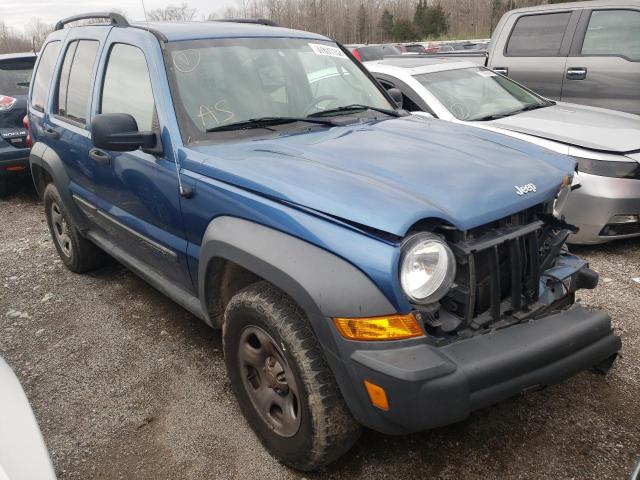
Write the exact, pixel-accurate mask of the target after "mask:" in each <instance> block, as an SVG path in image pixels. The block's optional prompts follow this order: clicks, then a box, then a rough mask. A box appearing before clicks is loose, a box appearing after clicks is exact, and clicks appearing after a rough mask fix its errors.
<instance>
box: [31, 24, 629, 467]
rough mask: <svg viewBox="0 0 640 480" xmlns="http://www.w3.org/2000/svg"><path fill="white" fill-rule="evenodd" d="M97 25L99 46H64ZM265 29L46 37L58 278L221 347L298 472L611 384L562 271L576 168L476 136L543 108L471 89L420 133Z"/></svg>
mask: <svg viewBox="0 0 640 480" xmlns="http://www.w3.org/2000/svg"><path fill="white" fill-rule="evenodd" d="M88 18H105V19H107V20H108V21H109V23H108V24H103V25H92V26H87V25H85V26H80V27H72V26H69V25H70V24H72V23H73V22H75V21H77V20H83V19H88ZM261 23H262V22H260V21H256V22H254V23H251V22H247V21H243V22H242V23H239V22H219V21H218V22H216V21H214V22H196V23H151V24H147V23H145V24H137V23H129V22H128V21H127V20H126V19H125V18H124V17H123V16H122V15H120V14H117V13H107V14H87V15H83V16H76V17H71V18H68V19H65V20H62V21H60V22H58V24H57V25H56V29H55V31H54V32H53V33H52V34H51V35H49V36H48V37H47V39H46V41H45V43H44V46H43V49H42V51H41V54H40V55H39V57H38V60H37V63H36V67H35V70H34V74H33V79H32V81H31V87H30V93H29V97H28V107H27V108H28V127H29V134H30V135H31V137H32V139H33V147H32V149H31V153H30V167H31V172H32V175H33V179H34V183H35V186H36V189H37V191H38V192H39V194H40V195H41V196H42V198H43V204H44V215H45V218H46V221H47V224H48V226H49V229H50V231H51V236H52V239H53V243H54V245H55V247H56V250H57V252H58V254H59V256H60V259H61V260H62V262H63V263H64V265H66V266H67V268H69V269H70V270H71V271H73V272H77V273H83V272H87V271H90V270H92V269H95V268H98V267H100V266H101V265H102V263H103V261H104V256H105V255H104V253H105V252H106V253H108V254H109V255H110V256H112V257H114V258H115V259H117V260H118V261H120V262H121V263H123V264H124V265H126V266H127V267H128V268H130V269H131V270H132V271H133V272H135V273H136V274H138V275H139V276H140V277H142V278H144V279H145V280H147V281H148V282H149V283H150V284H151V285H153V286H155V287H156V288H158V289H159V290H160V291H162V292H164V293H165V294H166V295H168V296H169V297H170V298H171V299H173V300H174V301H175V302H177V303H178V304H180V305H182V306H183V307H184V308H186V309H187V310H189V311H190V312H191V313H192V314H193V315H195V316H196V317H198V318H200V319H202V320H203V321H204V322H206V323H207V324H209V325H210V326H212V327H214V328H222V335H223V344H224V353H225V361H226V365H227V370H228V375H229V377H230V379H231V385H232V387H233V390H234V392H235V394H236V397H237V399H238V402H239V404H240V407H241V411H242V412H243V414H244V415H245V417H246V419H247V421H248V423H249V424H250V425H251V427H252V428H253V430H254V431H255V433H256V435H257V436H258V437H259V438H260V440H261V441H262V442H263V443H264V445H265V447H266V448H267V449H268V450H269V451H270V452H272V453H273V454H274V455H275V456H276V457H277V458H279V459H280V460H281V461H283V462H285V463H286V464H288V465H291V466H293V467H295V468H298V469H302V470H312V469H317V468H320V467H323V466H325V465H327V464H328V463H330V462H332V461H334V460H335V459H337V458H339V457H340V456H341V455H343V454H344V453H345V452H346V451H347V450H348V449H349V448H350V447H351V446H352V445H353V443H354V442H355V441H356V440H357V438H358V435H359V433H360V431H361V428H362V426H363V425H364V426H367V427H369V428H372V429H375V430H377V431H380V432H385V433H390V434H399V433H408V432H414V431H417V430H423V429H428V428H433V427H437V426H441V425H446V424H449V423H453V422H457V421H460V420H462V419H464V418H466V417H468V416H469V414H470V413H471V412H472V411H474V410H477V409H480V408H483V407H485V406H488V405H491V404H493V403H495V402H497V401H500V400H502V399H505V398H507V397H510V396H512V395H515V394H518V393H520V392H524V391H528V390H531V389H534V388H540V387H543V386H546V385H550V384H554V383H557V382H560V381H562V380H564V379H566V378H567V377H569V376H571V375H573V374H575V373H577V372H579V371H582V370H585V369H589V368H592V367H596V368H598V369H600V370H602V371H606V370H608V368H609V367H610V366H611V365H612V363H613V361H614V360H615V358H616V356H617V354H618V351H619V350H620V348H621V342H620V338H619V337H618V336H617V335H615V334H614V333H613V331H612V327H611V320H610V318H609V316H608V315H607V314H606V313H604V312H599V311H593V310H588V309H585V308H582V307H580V306H579V305H575V304H574V302H575V298H576V295H575V293H576V291H578V290H579V289H585V288H586V289H590V288H594V287H595V286H596V285H597V282H598V274H597V273H596V272H594V271H593V270H591V269H590V268H589V267H588V265H587V263H586V262H585V261H584V260H582V259H580V258H579V257H577V256H575V255H572V254H571V253H569V252H568V251H567V250H566V249H565V248H564V244H565V242H566V240H567V238H568V237H569V235H570V234H571V233H574V232H575V229H574V227H573V226H572V225H570V224H568V223H567V222H566V221H565V219H564V215H563V210H564V208H565V207H566V204H567V201H568V200H567V199H568V198H570V196H571V195H572V190H573V189H574V188H575V186H576V181H577V176H578V175H580V174H578V175H576V171H575V170H576V160H575V159H574V158H572V157H571V156H569V155H565V154H561V153H557V152H555V151H553V149H548V148H542V147H541V146H540V145H537V144H536V142H531V141H524V140H523V139H522V138H517V137H518V136H517V135H504V134H503V133H502V132H503V131H504V130H508V127H507V126H505V125H495V126H494V127H492V128H491V129H488V128H483V129H480V128H473V127H472V126H470V125H469V123H470V122H471V121H472V120H473V118H472V117H471V115H472V114H473V115H481V114H484V115H485V116H488V115H489V113H490V112H489V110H488V109H490V108H492V109H493V110H492V111H491V112H492V113H493V114H496V115H497V114H498V113H500V112H502V111H503V110H501V108H504V109H508V108H512V107H525V106H528V105H536V106H539V107H541V108H540V109H539V110H541V111H542V110H543V109H542V107H543V106H544V107H545V108H555V107H552V106H551V105H550V104H548V101H547V100H546V99H544V98H542V97H539V96H537V95H535V94H534V93H532V92H529V91H527V90H526V89H522V90H521V91H519V90H518V89H519V88H521V87H519V86H518V85H517V84H512V82H510V81H508V80H506V79H503V77H498V76H495V75H494V74H493V73H492V72H490V71H489V70H485V69H480V68H477V69H476V70H474V71H471V73H472V74H473V75H475V76H477V77H478V78H486V79H488V80H490V82H495V85H494V84H492V83H487V84H486V85H484V86H483V87H482V88H484V89H486V92H487V96H486V99H488V100H490V101H489V102H488V103H487V105H484V106H483V105H475V103H473V102H472V101H471V100H468V99H467V98H468V96H469V93H468V92H465V91H464V86H463V88H461V90H462V92H461V93H460V94H459V95H460V102H463V103H464V106H463V108H466V109H467V110H468V114H467V115H466V118H460V119H457V117H456V119H454V118H453V117H455V116H453V117H452V118H450V120H451V121H443V120H440V119H435V118H427V117H425V116H417V115H411V114H409V112H407V111H405V110H403V109H400V108H398V103H399V102H401V101H403V96H405V97H407V96H408V95H411V94H410V93H409V92H408V91H402V90H400V89H399V88H400V86H395V87H394V88H390V89H389V90H387V89H386V88H384V86H383V85H382V84H381V83H379V82H377V81H376V80H375V79H374V77H373V76H372V74H371V73H370V72H369V71H368V70H367V69H366V68H365V64H363V63H361V62H358V61H354V59H353V57H352V56H351V55H350V54H349V52H348V51H347V50H346V49H344V48H342V47H341V46H340V45H338V44H336V43H335V42H334V41H332V40H330V39H328V38H326V37H324V36H321V35H317V34H312V33H307V32H300V31H294V30H289V29H284V28H278V27H274V26H267V25H263V24H261ZM357 48H358V49H359V50H358V52H359V54H360V57H361V58H362V59H363V60H364V57H363V55H362V54H363V53H364V52H365V50H361V49H364V48H365V47H357ZM413 58H414V57H411V58H409V57H407V60H411V59H413ZM415 59H416V60H418V59H421V57H420V56H419V55H418V56H415ZM385 62H386V61H385ZM385 62H383V63H382V64H381V66H385V67H389V68H391V67H392V66H394V64H393V63H391V64H388V63H385ZM366 65H368V66H370V67H372V65H374V64H368V63H367V64H366ZM396 67H397V68H399V66H398V65H395V67H394V68H396ZM468 68H469V69H474V68H476V67H473V66H470V67H468ZM466 69H467V67H463V66H461V67H460V68H459V69H457V70H460V72H462V73H467V72H466ZM440 70H441V71H443V72H444V73H450V72H453V74H455V73H456V71H457V70H453V69H451V70H450V72H447V71H445V70H447V69H446V68H444V67H440ZM381 80H382V81H384V80H383V79H382V78H381ZM448 81H449V83H450V87H446V88H444V90H445V91H450V92H452V93H453V92H455V91H456V89H460V88H459V87H458V83H456V82H461V83H462V84H464V83H465V80H464V79H461V80H458V79H455V78H454V79H452V80H448ZM386 86H387V87H389V86H390V85H386ZM504 87H506V88H509V89H510V91H511V92H512V93H513V95H512V96H511V97H508V96H505V95H499V93H500V88H504ZM490 94H493V95H494V97H495V98H494V99H493V100H491V96H490ZM414 98H416V101H417V100H418V99H417V97H414ZM434 98H436V99H437V96H436V95H434ZM440 100H441V101H442V103H441V105H442V110H441V111H440V114H442V115H443V116H444V110H445V109H446V108H449V109H452V110H453V111H456V112H458V110H456V109H455V108H454V107H453V106H452V105H451V104H450V103H447V102H446V101H445V100H444V99H440ZM422 103H423V105H424V106H425V109H424V110H426V111H428V109H427V108H426V101H422ZM406 106H407V107H408V106H409V104H408V103H407V105H406ZM431 108H432V109H434V108H435V103H434V106H433V107H431ZM523 109H524V108H523ZM527 109H528V108H527ZM467 110H462V111H463V112H465V113H466V112H467ZM531 110H532V113H534V112H533V109H531ZM431 111H432V112H433V114H434V116H435V115H436V111H435V110H431ZM505 111H506V110H505ZM461 116H462V117H464V116H465V115H461ZM506 118H507V117H506V116H505V119H506ZM455 120H457V121H455ZM495 120H498V118H496V119H495ZM486 121H490V120H489V119H487V120H486ZM505 121H506V120H505ZM580 148H582V149H585V148H589V147H585V146H582V147H580ZM212 428H214V427H212Z"/></svg>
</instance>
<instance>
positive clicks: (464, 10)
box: [0, 0, 559, 53]
mask: <svg viewBox="0 0 640 480" xmlns="http://www.w3.org/2000/svg"><path fill="white" fill-rule="evenodd" d="M557 1H559V0H239V1H238V6H236V7H231V8H227V9H226V10H225V11H224V12H199V11H198V10H196V9H195V8H192V7H191V6H189V4H188V3H181V4H171V5H168V6H166V7H164V8H157V9H152V10H149V11H147V18H148V19H149V20H152V21H193V20H215V19H216V18H267V19H270V20H273V21H275V22H276V23H278V24H279V25H282V26H284V27H290V28H297V29H300V30H308V31H312V32H316V33H320V34H323V35H327V36H329V37H332V38H335V39H336V40H338V41H341V42H343V43H381V42H393V41H395V42H409V41H424V40H431V39H434V40H435V39H449V38H488V37H489V36H490V35H491V32H492V31H493V29H494V27H495V25H496V23H497V22H498V20H499V19H500V17H501V16H502V15H503V14H504V13H505V12H507V11H508V10H511V9H514V8H520V7H526V6H532V5H538V4H541V3H555V2H557ZM119 13H123V12H119ZM124 13H125V15H126V12H124ZM52 29H53V26H52V25H49V24H46V23H43V22H42V21H41V20H40V19H38V18H35V19H33V20H32V21H31V22H29V24H28V25H25V26H24V27H23V29H22V31H19V30H17V29H11V28H9V26H7V25H6V23H5V22H4V21H3V20H1V19H0V53H8V52H19V51H29V50H35V51H38V50H39V49H40V46H41V45H42V42H43V41H44V39H45V38H46V35H47V34H48V33H49V32H50V31H51V30H52Z"/></svg>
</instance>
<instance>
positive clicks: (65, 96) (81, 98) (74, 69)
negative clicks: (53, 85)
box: [55, 40, 98, 126]
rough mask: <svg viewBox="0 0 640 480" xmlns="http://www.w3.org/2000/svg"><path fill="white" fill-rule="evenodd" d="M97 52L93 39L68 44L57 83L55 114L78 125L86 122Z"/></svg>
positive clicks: (95, 42)
mask: <svg viewBox="0 0 640 480" xmlns="http://www.w3.org/2000/svg"><path fill="white" fill-rule="evenodd" d="M97 52H98V42H97V41H95V40H76V41H74V42H72V43H71V44H69V48H67V53H66V54H65V57H64V63H63V64H62V71H61V73H60V81H59V83H58V107H57V109H56V111H55V113H56V114H57V116H59V117H63V118H66V119H67V120H71V121H72V122H74V123H77V124H78V125H82V126H84V125H85V124H86V121H87V119H86V114H87V104H88V102H89V92H90V89H91V74H92V72H93V64H94V63H95V60H96V54H97Z"/></svg>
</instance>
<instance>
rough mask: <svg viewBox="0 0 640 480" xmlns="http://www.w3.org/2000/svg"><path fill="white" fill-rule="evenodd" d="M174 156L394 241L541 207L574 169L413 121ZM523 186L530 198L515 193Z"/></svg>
mask: <svg viewBox="0 0 640 480" xmlns="http://www.w3.org/2000/svg"><path fill="white" fill-rule="evenodd" d="M185 154H186V155H185ZM181 156H182V157H185V156H186V158H184V159H183V164H182V165H183V167H184V168H187V169H189V170H192V171H194V172H195V173H199V174H202V175H204V176H208V177H210V178H215V179H218V180H221V181H224V182H226V183H230V184H233V185H236V186H239V187H241V188H244V189H247V190H251V191H254V192H257V193H260V194H262V195H265V196H269V197H271V198H275V199H278V200H281V201H286V202H290V203H293V204H296V205H300V206H304V207H306V208H310V209H313V210H317V211H319V212H323V213H325V214H328V215H331V216H334V217H338V218H341V219H344V220H347V221H350V222H354V223H358V224H361V225H365V226H368V227H371V228H375V229H378V230H381V231H384V232H388V233H392V234H394V235H397V236H403V235H404V234H405V233H406V232H407V230H408V229H409V228H410V227H411V226H412V225H413V224H414V223H416V222H418V221H420V220H423V219H427V218H437V219H442V220H445V221H447V222H449V223H451V224H452V225H455V226H456V227H457V228H459V229H461V230H466V229H468V228H472V227H475V226H479V225H483V224H486V223H489V222H491V221H493V220H496V219H498V218H502V217H505V216H507V215H510V214H513V213H516V212H519V211H522V210H524V209H526V208H529V207H531V206H533V205H536V204H538V203H541V202H544V201H548V200H550V199H552V198H553V196H554V195H555V194H556V192H557V190H558V187H559V185H560V183H561V181H562V177H563V176H564V175H567V174H571V173H573V170H574V165H575V163H574V160H573V159H572V158H570V157H567V156H564V155H559V154H556V153H553V152H550V151H549V150H545V149H542V148H539V147H536V146H535V145H533V144H531V143H528V142H522V141H520V140H517V139H514V138H511V137H508V136H505V135H500V134H496V133H493V132H488V131H483V130H480V129H477V128H472V127H468V126H464V125H457V124H454V123H449V122H444V121H441V120H426V119H422V118H418V117H403V118H397V119H389V120H383V121H378V122H373V123H366V124H357V125H349V126H340V127H333V128H330V129H314V130H312V131H305V132H304V133H296V134H289V135H286V136H281V137H277V138H274V139H265V140H255V141H245V142H242V143H224V144H208V145H199V146H195V147H190V148H189V149H186V150H185V151H184V152H182V153H181ZM527 184H534V185H535V187H536V188H535V191H534V192H529V193H526V194H522V195H518V194H517V192H516V188H515V187H516V186H523V185H527Z"/></svg>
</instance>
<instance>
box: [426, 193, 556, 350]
mask: <svg viewBox="0 0 640 480" xmlns="http://www.w3.org/2000/svg"><path fill="white" fill-rule="evenodd" d="M548 208H549V205H548V204H541V205H537V206H535V207H533V208H530V209H528V210H525V211H523V212H520V213H518V214H515V215H511V216H509V217H506V218H503V219H501V220H498V221H496V222H492V223H491V224H488V225H483V226H481V227H478V228H474V229H471V230H468V231H458V230H451V229H446V230H443V231H442V232H440V233H441V234H442V235H443V236H445V238H447V240H448V241H449V244H450V246H451V247H452V250H453V251H454V254H455V256H456V260H457V272H456V280H455V287H454V288H453V289H452V290H451V292H449V294H448V295H447V296H446V297H445V298H443V299H442V300H441V301H440V308H439V310H437V309H436V311H430V312H423V313H426V314H425V315H423V318H425V329H426V331H427V333H429V334H431V335H434V336H440V337H443V336H445V337H446V336H457V335H459V334H460V333H461V332H464V331H481V330H484V329H487V328H489V327H491V328H494V327H496V326H499V325H501V324H502V323H505V322H509V321H511V322H514V319H515V320H517V319H518V317H519V316H521V317H522V316H523V315H526V313H527V312H528V311H529V309H530V307H531V306H533V305H534V304H535V303H536V302H537V300H538V298H537V297H538V288H539V282H540V264H541V263H542V250H543V248H542V247H543V244H544V235H545V224H544V222H543V221H541V220H540V215H542V214H546V213H547V212H548Z"/></svg>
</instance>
